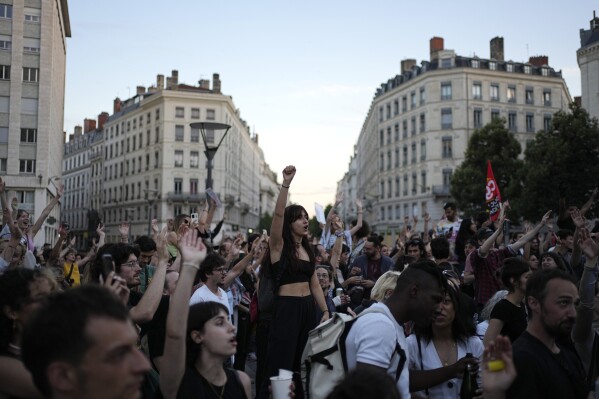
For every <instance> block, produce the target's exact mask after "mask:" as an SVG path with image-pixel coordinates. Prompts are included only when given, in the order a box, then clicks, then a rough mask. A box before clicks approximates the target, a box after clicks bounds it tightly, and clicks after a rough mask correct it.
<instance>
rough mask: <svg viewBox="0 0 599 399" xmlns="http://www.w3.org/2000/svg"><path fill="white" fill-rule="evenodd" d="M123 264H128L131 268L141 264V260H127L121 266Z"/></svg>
mask: <svg viewBox="0 0 599 399" xmlns="http://www.w3.org/2000/svg"><path fill="white" fill-rule="evenodd" d="M123 266H128V267H130V268H131V269H133V268H134V267H135V266H139V261H137V260H130V261H129V262H125V263H122V264H121V267H123Z"/></svg>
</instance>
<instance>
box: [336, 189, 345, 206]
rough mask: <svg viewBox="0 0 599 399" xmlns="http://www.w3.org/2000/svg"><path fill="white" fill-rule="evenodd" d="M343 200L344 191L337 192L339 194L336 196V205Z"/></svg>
mask: <svg viewBox="0 0 599 399" xmlns="http://www.w3.org/2000/svg"><path fill="white" fill-rule="evenodd" d="M342 202H343V191H341V192H339V193H337V196H336V197H335V205H338V204H340V203H342Z"/></svg>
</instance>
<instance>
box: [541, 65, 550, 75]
mask: <svg viewBox="0 0 599 399" xmlns="http://www.w3.org/2000/svg"><path fill="white" fill-rule="evenodd" d="M541 75H543V76H549V68H546V67H543V68H541Z"/></svg>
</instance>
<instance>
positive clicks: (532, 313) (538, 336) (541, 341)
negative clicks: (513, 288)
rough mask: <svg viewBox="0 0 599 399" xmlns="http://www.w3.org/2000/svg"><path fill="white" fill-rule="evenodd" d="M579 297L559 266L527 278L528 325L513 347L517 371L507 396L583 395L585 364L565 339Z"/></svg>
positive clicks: (569, 396)
mask: <svg viewBox="0 0 599 399" xmlns="http://www.w3.org/2000/svg"><path fill="white" fill-rule="evenodd" d="M579 302H580V300H579V296H578V289H577V287H576V283H575V281H574V280H573V279H572V277H571V276H570V275H568V274H566V273H564V272H563V271H561V270H559V269H545V270H541V271H538V272H536V273H534V274H533V275H532V276H531V277H530V278H529V279H528V281H527V283H526V306H527V308H528V317H529V321H528V327H527V328H526V331H524V332H523V333H522V335H521V336H520V337H519V338H518V339H517V340H516V342H515V343H514V346H513V348H514V364H515V365H516V370H517V372H518V376H517V377H516V380H515V381H514V383H513V384H512V386H511V387H510V389H509V390H508V392H507V395H506V397H508V398H514V399H519V398H526V399H534V398H543V399H551V398H556V399H558V398H573V399H574V398H576V399H578V398H580V399H582V398H586V397H587V394H588V389H587V385H586V382H585V372H584V368H583V366H582V363H581V361H580V358H579V357H578V356H577V355H576V353H575V352H574V349H573V345H572V341H571V340H570V333H571V331H572V328H573V326H574V323H575V322H576V306H577V305H578V303H579Z"/></svg>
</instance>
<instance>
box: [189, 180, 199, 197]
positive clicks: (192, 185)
mask: <svg viewBox="0 0 599 399" xmlns="http://www.w3.org/2000/svg"><path fill="white" fill-rule="evenodd" d="M197 193H198V179H189V194H197Z"/></svg>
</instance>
